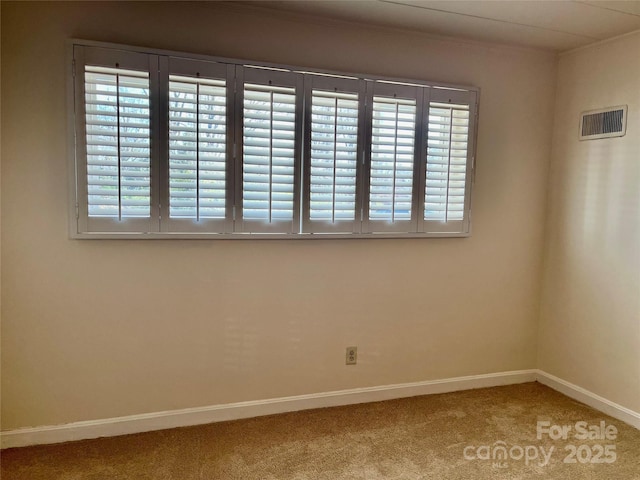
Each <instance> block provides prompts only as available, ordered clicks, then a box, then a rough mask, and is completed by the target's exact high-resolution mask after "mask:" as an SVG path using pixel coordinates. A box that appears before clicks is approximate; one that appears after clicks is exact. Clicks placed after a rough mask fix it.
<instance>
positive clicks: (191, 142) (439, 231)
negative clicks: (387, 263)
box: [71, 42, 478, 238]
mask: <svg viewBox="0 0 640 480" xmlns="http://www.w3.org/2000/svg"><path fill="white" fill-rule="evenodd" d="M72 48H73V78H74V82H73V109H72V113H71V115H72V116H73V123H74V127H75V128H74V137H73V139H74V151H73V170H72V171H73V175H74V181H75V190H74V193H75V197H74V200H75V202H74V205H73V211H74V214H75V215H74V218H73V221H72V222H71V234H72V236H74V237H77V238H119V237H125V238H182V237H185V238H187V237H195V238H256V237H259V238H333V237H339V238H344V237H349V238H351V237H353V238H376V237H382V238H384V237H404V236H415V237H420V236H466V235H468V234H469V228H470V215H471V207H470V194H471V185H472V180H473V174H474V166H475V165H474V163H475V158H474V155H475V153H474V151H475V144H474V140H475V131H476V118H477V117H476V112H477V97H478V91H477V89H475V88H463V87H455V88H454V87H446V86H441V85H432V84H427V83H421V82H406V81H402V80H393V79H382V78H375V77H356V76H351V75H347V74H336V73H329V72H319V71H315V72H311V71H308V70H301V69H296V68H293V67H275V66H269V65H253V64H249V62H246V63H245V62H238V61H230V60H226V59H218V58H208V57H202V56H190V55H186V54H174V53H171V52H158V51H149V50H144V49H132V48H128V47H119V46H115V47H114V46H105V45H101V44H94V43H89V42H76V43H75V44H74V45H73V47H72Z"/></svg>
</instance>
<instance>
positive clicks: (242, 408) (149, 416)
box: [0, 370, 553, 448]
mask: <svg viewBox="0 0 640 480" xmlns="http://www.w3.org/2000/svg"><path fill="white" fill-rule="evenodd" d="M536 375H537V371H536V370H517V371H511V372H500V373H490V374H485V375H472V376H468V377H455V378H448V379H443V380H428V381H424V382H414V383H402V384H396V385H382V386H378V387H366V388H355V389H351V390H339V391H334V392H322V393H312V394H308V395H297V396H293V397H281V398H271V399H267V400H255V401H249V402H238V403H228V404H223V405H212V406H208V407H196V408H185V409H181V410H171V411H166V412H154V413H144V414H141V415H128V416H126V417H116V418H106V419H102V420H90V421H84V422H74V423H68V424H65V425H53V426H43V427H34V428H20V429H17V430H9V431H4V432H0V440H1V443H0V446H1V448H12V447H23V446H27V445H41V444H47V443H60V442H69V441H74V440H84V439H88V438H98V437H113V436H116V435H127V434H130V433H140V432H150V431H153V430H164V429H167V428H175V427H186V426H190V425H202V424H206V423H213V422H222V421H226V420H237V419H240V418H248V417H259V416H262V415H272V414H275V413H284V412H293V411H298V410H307V409H312V408H323V407H335V406H340V405H351V404H356V403H366V402H377V401H381V400H391V399H394V398H403V397H413V396H417V395H430V394H436V393H447V392H454V391H459V390H470V389H473V388H485V387H497V386H500V385H512V384H517V383H525V382H533V381H535V380H536ZM552 388H553V387H552Z"/></svg>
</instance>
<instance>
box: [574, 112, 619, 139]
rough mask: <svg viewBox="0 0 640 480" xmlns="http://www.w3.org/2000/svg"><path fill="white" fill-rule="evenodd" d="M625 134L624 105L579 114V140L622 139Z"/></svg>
mask: <svg viewBox="0 0 640 480" xmlns="http://www.w3.org/2000/svg"><path fill="white" fill-rule="evenodd" d="M626 132H627V106H626V105H620V106H618V107H608V108H601V109H599V110H589V111H588V112H582V113H581V114H580V140H596V139H598V138H609V137H622V136H623V135H624V134H625V133H626Z"/></svg>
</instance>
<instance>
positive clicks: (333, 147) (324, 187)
mask: <svg viewBox="0 0 640 480" xmlns="http://www.w3.org/2000/svg"><path fill="white" fill-rule="evenodd" d="M363 87H364V82H361V81H358V80H355V79H353V80H352V79H345V78H334V77H323V76H316V75H309V76H308V77H307V78H306V79H305V95H306V100H305V105H306V117H305V122H306V123H305V169H304V170H305V174H304V212H303V218H304V231H305V232H312V233H320V232H321V233H326V232H353V233H359V232H360V228H361V222H360V220H361V219H360V208H361V199H360V195H359V194H358V191H359V186H360V177H361V168H362V148H361V136H362V133H361V132H362V131H363V130H364V128H363V126H362V125H363V121H364V115H363V113H362V110H363V108H362V106H363V102H362V99H363V93H364V88H363Z"/></svg>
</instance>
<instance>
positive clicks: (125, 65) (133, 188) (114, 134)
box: [74, 47, 157, 232]
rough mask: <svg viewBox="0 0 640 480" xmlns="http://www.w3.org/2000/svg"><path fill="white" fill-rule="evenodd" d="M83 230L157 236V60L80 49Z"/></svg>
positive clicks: (78, 102) (80, 205) (78, 96)
mask: <svg viewBox="0 0 640 480" xmlns="http://www.w3.org/2000/svg"><path fill="white" fill-rule="evenodd" d="M74 55H76V57H77V59H76V61H77V64H76V78H80V79H82V85H81V86H79V85H78V86H79V87H80V88H77V89H76V105H77V106H78V108H79V114H78V115H76V129H77V131H78V132H79V134H80V135H79V136H78V137H77V139H78V141H79V142H78V152H79V155H78V158H77V162H78V173H79V175H82V177H83V178H81V179H80V180H84V181H79V188H78V200H79V201H78V208H79V210H78V216H79V221H78V226H79V231H89V232H91V231H105V232H111V231H115V232H118V231H122V232H129V231H131V232H145V231H157V222H154V221H153V220H152V217H154V216H155V214H156V213H157V211H156V209H155V207H154V206H153V204H154V202H153V199H154V198H155V195H156V193H155V192H152V168H153V165H152V149H151V143H152V130H153V119H152V113H151V98H152V92H153V88H154V87H155V84H153V85H152V82H154V79H152V78H151V77H150V74H149V72H150V71H151V67H152V65H154V64H156V62H157V58H156V57H155V56H152V55H144V54H135V53H131V52H121V51H117V50H107V49H100V48H81V47H76V50H75V51H74Z"/></svg>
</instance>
